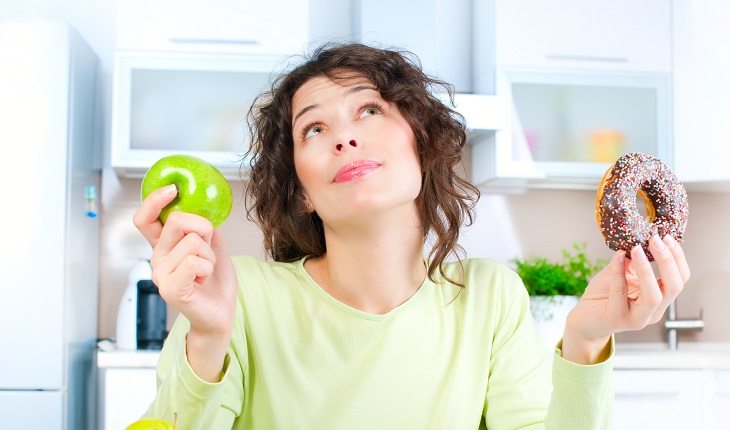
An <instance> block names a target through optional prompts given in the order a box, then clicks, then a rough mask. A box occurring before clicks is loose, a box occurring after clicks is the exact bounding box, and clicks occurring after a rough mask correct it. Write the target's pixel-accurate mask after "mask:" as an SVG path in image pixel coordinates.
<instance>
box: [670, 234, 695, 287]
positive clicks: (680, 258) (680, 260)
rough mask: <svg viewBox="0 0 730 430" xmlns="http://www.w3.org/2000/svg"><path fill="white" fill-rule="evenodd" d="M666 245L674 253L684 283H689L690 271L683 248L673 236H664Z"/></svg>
mask: <svg viewBox="0 0 730 430" xmlns="http://www.w3.org/2000/svg"><path fill="white" fill-rule="evenodd" d="M664 243H665V244H666V245H667V247H668V248H669V250H670V251H671V252H672V255H674V261H675V262H676V263H677V268H678V269H679V274H680V276H681V277H682V281H683V283H687V281H689V278H690V270H689V264H687V259H686V258H685V256H684V251H683V250H682V247H681V246H679V243H677V241H676V240H675V239H674V238H673V237H672V235H671V234H668V235H666V236H664Z"/></svg>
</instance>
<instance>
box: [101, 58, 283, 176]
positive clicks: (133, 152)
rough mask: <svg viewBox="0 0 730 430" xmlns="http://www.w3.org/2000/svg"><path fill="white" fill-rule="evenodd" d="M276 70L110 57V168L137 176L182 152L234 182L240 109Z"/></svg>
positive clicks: (244, 128) (243, 61)
mask: <svg viewBox="0 0 730 430" xmlns="http://www.w3.org/2000/svg"><path fill="white" fill-rule="evenodd" d="M284 66H285V64H283V63H282V62H281V60H280V59H278V58H276V57H264V56H246V55H213V54H188V53H158V52H140V51H120V52H117V56H116V62H115V71H114V73H115V76H114V100H113V114H112V160H111V161H112V166H113V167H114V168H115V170H116V171H117V173H118V174H121V175H123V176H131V177H138V176H142V175H143V174H144V173H145V172H146V171H147V169H148V168H149V167H150V166H151V165H152V164H153V163H154V162H155V161H157V160H158V159H160V158H162V157H164V156H167V155H170V154H188V155H193V156H197V157H199V158H202V159H204V160H206V161H208V162H209V163H212V164H213V165H215V166H216V167H218V168H219V169H220V170H221V171H222V172H223V174H224V175H226V176H229V177H231V178H237V177H238V174H239V173H240V168H241V162H242V161H244V163H245V160H243V154H244V153H245V152H246V151H247V150H248V147H249V139H250V136H249V129H248V123H247V115H248V110H249V108H250V107H251V104H252V103H253V101H254V100H255V98H256V97H257V96H258V95H259V94H261V93H263V92H264V91H266V90H267V89H269V88H270V85H271V81H272V80H273V78H274V77H275V76H276V75H278V73H279V72H280V71H281V70H280V69H281V67H284Z"/></svg>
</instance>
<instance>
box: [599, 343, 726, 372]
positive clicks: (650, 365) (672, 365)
mask: <svg viewBox="0 0 730 430" xmlns="http://www.w3.org/2000/svg"><path fill="white" fill-rule="evenodd" d="M613 360H614V361H613V367H614V369H708V370H730V343H709V342H702V343H695V342H684V343H682V342H680V344H679V349H677V350H674V351H670V350H669V347H668V346H667V344H666V343H661V342H656V343H643V342H642V343H633V342H632V343H629V342H626V343H617V344H616V355H615V356H614V358H613Z"/></svg>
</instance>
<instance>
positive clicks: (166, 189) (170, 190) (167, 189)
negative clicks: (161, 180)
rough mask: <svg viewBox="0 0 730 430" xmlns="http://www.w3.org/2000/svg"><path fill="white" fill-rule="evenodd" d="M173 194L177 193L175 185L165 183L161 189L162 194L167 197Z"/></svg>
mask: <svg viewBox="0 0 730 430" xmlns="http://www.w3.org/2000/svg"><path fill="white" fill-rule="evenodd" d="M174 194H177V187H176V186H175V184H170V185H167V186H166V187H164V188H163V189H162V195H163V196H166V197H167V196H172V195H174Z"/></svg>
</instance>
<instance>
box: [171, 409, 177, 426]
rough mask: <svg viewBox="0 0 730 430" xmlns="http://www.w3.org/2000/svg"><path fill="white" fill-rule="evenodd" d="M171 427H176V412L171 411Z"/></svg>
mask: <svg viewBox="0 0 730 430" xmlns="http://www.w3.org/2000/svg"><path fill="white" fill-rule="evenodd" d="M172 429H173V430H175V429H177V412H173V413H172Z"/></svg>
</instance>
